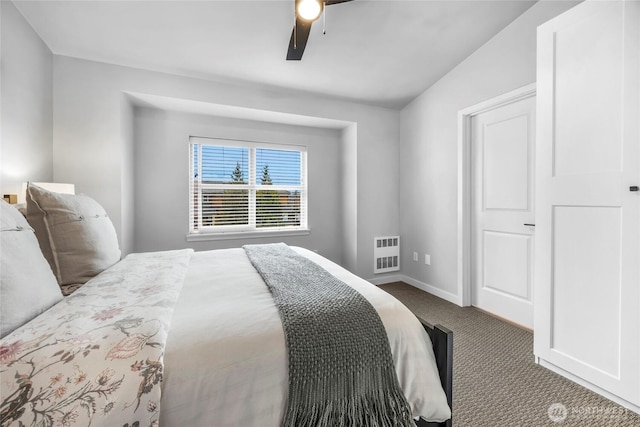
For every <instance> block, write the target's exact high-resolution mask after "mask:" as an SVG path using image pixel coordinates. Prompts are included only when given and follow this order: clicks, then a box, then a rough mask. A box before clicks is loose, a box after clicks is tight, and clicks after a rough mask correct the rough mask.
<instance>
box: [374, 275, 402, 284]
mask: <svg viewBox="0 0 640 427" xmlns="http://www.w3.org/2000/svg"><path fill="white" fill-rule="evenodd" d="M403 277H404V276H403V275H402V274H390V275H384V276H380V277H374V278H373V279H368V280H367V282H370V283H373V284H374V285H376V286H377V285H385V284H387V283H393V282H402V281H403Z"/></svg>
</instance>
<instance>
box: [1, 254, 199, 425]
mask: <svg viewBox="0 0 640 427" xmlns="http://www.w3.org/2000/svg"><path fill="white" fill-rule="evenodd" d="M191 254H192V250H190V249H185V250H179V251H167V252H155V253H144V254H132V255H129V256H127V257H126V258H125V259H124V260H122V261H120V262H119V263H117V264H116V265H114V266H113V267H111V268H109V269H107V270H106V271H104V272H103V273H101V274H100V275H98V276H97V277H95V278H94V279H92V280H90V281H89V282H87V284H86V285H84V286H83V287H82V288H80V289H79V290H78V291H76V292H75V293H74V294H73V295H71V296H69V297H67V298H65V299H64V300H63V301H61V302H60V303H58V304H57V305H55V306H53V307H52V308H51V309H49V310H48V311H46V312H45V313H43V314H42V315H40V316H38V317H37V318H35V319H33V320H32V321H31V322H29V323H27V324H26V325H24V326H23V327H21V328H19V329H17V330H16V331H14V332H13V333H12V334H9V335H7V336H6V337H4V338H3V339H2V340H0V393H1V394H0V425H2V426H3V427H9V426H64V427H67V426H69V427H71V426H109V427H120V426H123V427H144V426H158V425H159V414H160V407H159V405H160V393H161V382H162V375H163V355H164V349H165V345H166V341H167V332H168V329H169V323H170V321H171V316H172V313H173V309H174V306H175V303H176V301H177V299H178V296H179V294H180V290H181V289H182V284H183V282H184V277H185V275H186V272H187V268H188V265H189V261H190V258H191Z"/></svg>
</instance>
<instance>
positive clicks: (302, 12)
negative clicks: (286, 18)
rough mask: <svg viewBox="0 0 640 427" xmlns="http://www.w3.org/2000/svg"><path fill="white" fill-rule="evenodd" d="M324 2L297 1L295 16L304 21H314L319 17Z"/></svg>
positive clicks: (315, 0)
mask: <svg viewBox="0 0 640 427" xmlns="http://www.w3.org/2000/svg"><path fill="white" fill-rule="evenodd" d="M323 6H324V2H322V1H319V0H299V1H298V3H297V5H296V14H297V15H298V16H299V17H300V18H301V19H304V20H305V21H311V22H312V21H315V20H316V19H318V18H319V17H320V14H321V13H322V9H323Z"/></svg>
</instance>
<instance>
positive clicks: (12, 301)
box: [0, 201, 62, 338]
mask: <svg viewBox="0 0 640 427" xmlns="http://www.w3.org/2000/svg"><path fill="white" fill-rule="evenodd" d="M61 299H62V293H61V292H60V287H59V286H58V283H57V282H56V278H55V277H54V276H53V273H52V272H51V268H50V267H49V264H48V263H47V261H46V260H45V259H44V256H42V252H40V247H39V246H38V240H37V239H36V236H35V234H34V233H33V229H32V228H31V227H30V226H29V224H28V223H27V220H26V219H25V218H24V216H23V215H22V214H21V213H20V212H18V211H17V210H16V209H14V208H13V207H12V206H11V205H9V204H8V203H6V202H4V201H2V210H1V211H0V338H2V337H4V336H5V335H7V334H9V333H10V332H12V331H13V330H14V329H16V328H18V327H20V326H22V325H24V324H25V323H27V322H28V321H29V320H31V319H33V318H34V317H36V316H37V315H38V314H40V313H42V312H43V311H45V310H46V309H48V308H49V307H51V306H52V305H54V304H55V303H57V302H58V301H60V300H61Z"/></svg>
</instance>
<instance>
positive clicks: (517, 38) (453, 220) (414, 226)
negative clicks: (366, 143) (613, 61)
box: [399, 1, 576, 302]
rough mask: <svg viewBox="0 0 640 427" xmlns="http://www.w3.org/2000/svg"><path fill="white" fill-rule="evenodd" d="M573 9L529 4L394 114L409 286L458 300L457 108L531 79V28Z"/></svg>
mask: <svg viewBox="0 0 640 427" xmlns="http://www.w3.org/2000/svg"><path fill="white" fill-rule="evenodd" d="M575 4H576V3H575V2H549V1H545V2H538V3H536V4H535V5H534V6H533V7H531V8H530V9H529V10H527V11H526V12H525V13H524V14H522V15H521V16H520V17H518V18H517V19H516V20H514V21H513V22H512V23H511V24H510V25H509V26H508V27H506V28H505V29H504V30H503V31H501V32H500V33H499V34H497V35H496V36H495V37H494V38H492V39H491V40H490V41H489V42H487V43H486V44H485V45H484V46H482V47H481V48H480V49H478V50H477V51H476V52H475V53H473V54H472V55H470V56H469V57H468V58H467V59H465V60H464V61H463V62H462V63H460V65H458V66H457V67H456V68H454V69H453V70H452V71H451V72H449V73H448V74H447V75H445V76H444V77H443V78H442V79H441V80H439V81H438V82H437V83H436V84H434V85H433V86H431V87H430V88H429V89H428V90H426V91H425V92H424V93H423V94H422V95H420V96H419V97H418V98H416V99H415V100H414V101H413V102H412V103H411V104H409V105H408V106H407V107H405V108H404V109H403V111H402V112H401V119H400V129H401V131H400V135H401V136H400V165H401V167H400V187H399V188H400V205H401V206H402V211H401V215H400V229H401V235H402V237H403V240H402V247H401V256H402V263H403V269H402V272H403V274H404V275H405V276H407V277H408V279H409V280H411V281H412V284H415V285H417V286H420V287H423V288H426V289H429V290H430V291H432V292H434V293H436V294H437V295H439V296H441V297H443V298H447V299H449V300H451V301H454V302H459V301H460V298H461V295H459V292H458V273H457V268H458V241H457V239H458V237H457V233H458V228H457V227H458V223H457V220H458V111H460V110H462V109H464V108H467V107H470V106H472V105H474V104H477V103H480V102H482V101H485V100H488V99H491V98H493V97H496V96H498V95H501V94H503V93H506V92H509V91H511V90H514V89H517V88H519V87H522V86H525V85H527V84H530V83H533V82H535V80H536V28H537V26H538V25H540V24H542V23H544V22H546V21H548V20H549V19H551V18H553V17H555V16H557V15H558V14H559V13H562V12H564V11H565V10H567V9H569V8H570V7H572V6H574V5H575ZM413 251H417V252H419V253H420V257H419V261H418V262H414V261H412V253H413ZM425 253H428V254H430V255H431V265H430V266H428V265H425V264H424V262H423V256H424V254H425Z"/></svg>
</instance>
